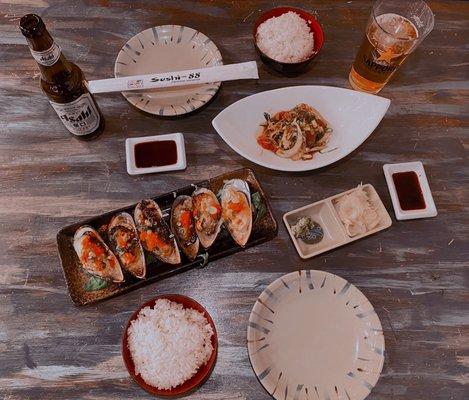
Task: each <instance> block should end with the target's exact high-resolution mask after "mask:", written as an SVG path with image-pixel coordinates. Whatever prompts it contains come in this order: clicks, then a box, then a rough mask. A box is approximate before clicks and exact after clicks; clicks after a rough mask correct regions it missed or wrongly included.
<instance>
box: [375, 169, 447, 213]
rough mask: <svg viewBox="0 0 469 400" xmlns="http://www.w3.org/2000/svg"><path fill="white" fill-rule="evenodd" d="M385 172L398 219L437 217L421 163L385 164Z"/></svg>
mask: <svg viewBox="0 0 469 400" xmlns="http://www.w3.org/2000/svg"><path fill="white" fill-rule="evenodd" d="M383 171H384V176H385V178H386V183H387V184H388V189H389V194H390V195H391V201H392V206H393V207H394V213H395V214H396V219H398V220H406V219H417V218H430V217H436V215H437V214H438V212H437V210H436V206H435V202H434V201H433V196H432V192H431V190H430V186H429V184H428V180H427V175H426V174H425V169H424V168H423V164H422V163H421V162H420V161H416V162H407V163H398V164H385V165H383Z"/></svg>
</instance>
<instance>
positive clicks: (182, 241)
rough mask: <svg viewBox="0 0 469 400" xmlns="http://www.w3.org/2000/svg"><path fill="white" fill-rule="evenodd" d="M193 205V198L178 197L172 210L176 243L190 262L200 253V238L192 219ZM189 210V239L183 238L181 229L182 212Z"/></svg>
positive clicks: (172, 228) (172, 224)
mask: <svg viewBox="0 0 469 400" xmlns="http://www.w3.org/2000/svg"><path fill="white" fill-rule="evenodd" d="M193 208H194V207H193V203H192V198H191V197H189V196H185V195H182V196H178V197H176V199H175V200H174V203H173V206H172V208H171V219H170V222H171V230H172V231H173V233H174V236H175V237H176V241H177V242H178V245H179V247H180V248H181V249H182V251H183V252H184V254H185V255H186V256H187V258H189V259H190V260H193V259H194V258H195V257H196V256H197V252H198V251H199V238H198V236H197V233H196V231H195V224H194V220H193V217H192V211H193ZM183 210H187V211H188V212H190V221H191V226H190V227H189V235H188V237H184V236H182V234H181V233H182V232H181V230H180V229H178V228H179V227H180V225H179V224H180V218H181V215H182V213H181V211H183Z"/></svg>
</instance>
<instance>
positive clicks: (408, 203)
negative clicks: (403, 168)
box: [392, 171, 426, 211]
mask: <svg viewBox="0 0 469 400" xmlns="http://www.w3.org/2000/svg"><path fill="white" fill-rule="evenodd" d="M392 180H393V181H394V186H395V187H396V192H397V197H398V199H399V204H400V205H401V209H402V210H404V211H410V210H423V209H424V208H426V204H425V199H424V197H423V193H422V188H421V187H420V183H419V177H418V176H417V173H416V172H414V171H407V172H396V173H394V174H392Z"/></svg>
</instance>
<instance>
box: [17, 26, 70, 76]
mask: <svg viewBox="0 0 469 400" xmlns="http://www.w3.org/2000/svg"><path fill="white" fill-rule="evenodd" d="M26 40H27V41H28V44H29V49H30V51H31V54H32V56H33V57H34V59H35V60H36V62H37V63H38V65H39V68H40V70H41V75H42V79H43V80H45V81H46V82H50V83H55V84H58V85H60V84H61V83H63V82H64V80H66V79H67V77H69V76H70V75H71V73H72V64H71V63H70V62H68V61H67V59H66V58H65V56H64V55H63V54H62V51H61V49H60V47H59V46H58V45H57V44H56V43H54V40H53V39H52V37H51V35H50V34H49V32H48V31H47V30H46V29H43V31H42V32H41V34H39V35H35V36H34V37H27V38H26Z"/></svg>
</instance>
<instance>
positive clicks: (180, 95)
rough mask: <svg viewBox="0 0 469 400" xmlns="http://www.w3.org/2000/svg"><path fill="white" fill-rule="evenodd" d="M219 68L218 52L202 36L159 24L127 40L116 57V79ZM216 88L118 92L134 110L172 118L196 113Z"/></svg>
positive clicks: (194, 86)
mask: <svg viewBox="0 0 469 400" xmlns="http://www.w3.org/2000/svg"><path fill="white" fill-rule="evenodd" d="M215 65H223V61H222V57H221V54H220V51H219V50H218V48H217V46H216V45H215V43H213V42H212V41H211V40H210V39H209V38H208V37H207V36H205V35H204V34H203V33H201V32H199V31H196V30H194V29H192V28H189V27H187V26H180V25H162V26H155V27H153V28H149V29H147V30H144V31H143V32H140V33H139V34H137V35H135V36H134V37H133V38H131V39H130V40H129V41H128V42H127V43H126V44H125V45H124V46H123V47H122V49H121V51H120V52H119V54H118V55H117V59H116V63H115V65H114V75H115V77H116V78H119V77H122V76H129V75H143V74H151V73H155V72H156V73H158V72H160V73H161V72H171V71H182V70H187V69H192V68H203V67H212V66H215ZM219 88H220V82H214V83H206V84H200V85H190V86H178V87H172V88H165V89H155V90H145V91H140V92H139V91H132V92H122V94H123V96H124V97H125V98H126V99H127V100H128V101H129V103H131V104H132V105H134V106H135V107H137V108H139V109H140V110H143V111H146V112H148V113H150V114H155V115H163V116H172V115H182V114H186V113H189V112H192V111H194V110H196V109H197V108H200V107H202V106H203V105H204V104H205V103H207V102H208V101H209V100H210V99H211V98H212V97H213V96H215V94H216V93H217V91H218V89H219Z"/></svg>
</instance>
